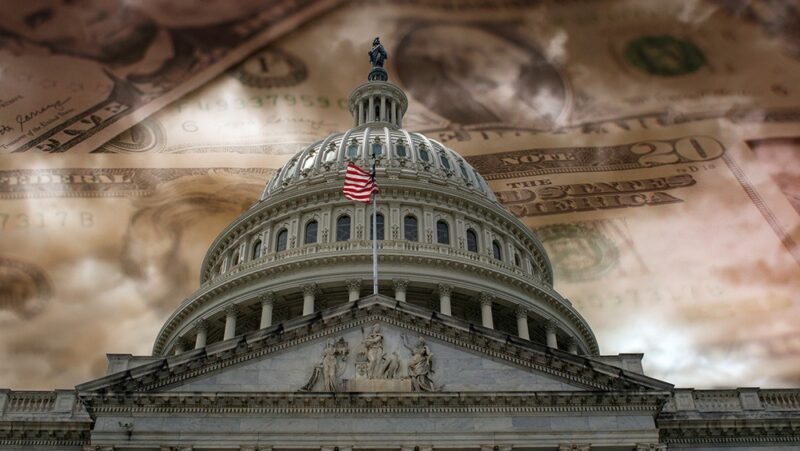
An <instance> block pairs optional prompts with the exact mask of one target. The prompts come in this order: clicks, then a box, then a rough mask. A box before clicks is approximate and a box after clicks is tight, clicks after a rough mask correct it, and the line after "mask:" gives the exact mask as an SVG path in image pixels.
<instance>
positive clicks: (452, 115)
mask: <svg viewBox="0 0 800 451" xmlns="http://www.w3.org/2000/svg"><path fill="white" fill-rule="evenodd" d="M396 58H397V61H396V63H395V64H397V70H398V76H399V77H400V80H401V82H402V83H403V84H404V85H405V86H406V87H407V89H408V90H409V92H410V93H411V94H412V95H413V96H414V97H416V98H417V99H419V100H420V101H421V102H422V103H423V104H424V105H425V106H426V107H428V108H429V109H430V110H431V111H432V112H433V113H435V114H438V115H440V116H442V117H443V118H444V119H446V120H448V121H450V122H451V123H453V124H456V125H461V126H464V125H472V126H474V125H482V124H483V125H487V124H498V123H508V124H511V125H517V126H520V127H527V128H538V129H550V128H552V127H553V126H554V125H555V124H556V123H557V121H558V119H559V116H560V115H561V114H562V113H563V111H564V108H565V104H566V99H565V96H566V87H565V86H564V82H563V81H562V79H561V76H560V75H559V73H558V71H557V70H556V68H555V67H554V66H553V65H552V64H551V63H549V62H548V61H547V59H546V58H544V56H543V55H542V54H541V53H540V52H539V51H538V50H537V49H536V46H535V44H534V43H532V42H528V41H526V39H525V38H524V37H523V36H521V35H519V34H518V33H516V32H515V30H514V26H513V25H512V24H499V23H491V24H480V23H477V24H458V23H454V24H448V23H446V22H445V23H424V22H423V23H421V24H415V25H413V26H411V27H410V29H409V30H408V31H407V32H406V34H405V35H404V36H402V39H401V40H400V41H399V42H398V45H397V57H396Z"/></svg>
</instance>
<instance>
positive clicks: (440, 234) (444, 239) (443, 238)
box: [436, 219, 450, 244]
mask: <svg viewBox="0 0 800 451" xmlns="http://www.w3.org/2000/svg"><path fill="white" fill-rule="evenodd" d="M436 242H437V243H439V244H450V226H449V225H448V224H447V221H445V220H443V219H440V220H438V221H436Z"/></svg>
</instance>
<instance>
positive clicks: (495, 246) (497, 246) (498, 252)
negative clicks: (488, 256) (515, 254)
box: [492, 240, 503, 260]
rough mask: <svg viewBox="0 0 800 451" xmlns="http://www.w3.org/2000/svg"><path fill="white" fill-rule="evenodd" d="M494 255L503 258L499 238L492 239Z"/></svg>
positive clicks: (499, 258)
mask: <svg viewBox="0 0 800 451" xmlns="http://www.w3.org/2000/svg"><path fill="white" fill-rule="evenodd" d="M492 255H493V256H494V258H496V259H498V260H503V252H502V250H501V249H500V243H498V242H497V240H494V241H492Z"/></svg>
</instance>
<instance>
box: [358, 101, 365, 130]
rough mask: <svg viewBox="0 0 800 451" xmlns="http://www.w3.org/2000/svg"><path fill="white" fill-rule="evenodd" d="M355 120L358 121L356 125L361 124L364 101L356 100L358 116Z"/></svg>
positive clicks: (362, 121)
mask: <svg viewBox="0 0 800 451" xmlns="http://www.w3.org/2000/svg"><path fill="white" fill-rule="evenodd" d="M356 120H357V122H358V123H357V124H356V125H361V124H363V123H364V102H363V101H360V102H358V118H357V119H356Z"/></svg>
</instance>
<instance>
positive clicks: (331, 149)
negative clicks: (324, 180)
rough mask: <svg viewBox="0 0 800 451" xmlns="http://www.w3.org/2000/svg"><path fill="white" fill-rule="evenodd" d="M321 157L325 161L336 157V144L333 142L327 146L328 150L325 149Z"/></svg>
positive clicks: (327, 161) (330, 160)
mask: <svg viewBox="0 0 800 451" xmlns="http://www.w3.org/2000/svg"><path fill="white" fill-rule="evenodd" d="M323 159H324V160H325V162H326V163H330V162H332V161H333V160H335V159H336V146H335V145H334V144H333V143H331V145H330V146H328V150H326V151H325V156H324V158H323Z"/></svg>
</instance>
